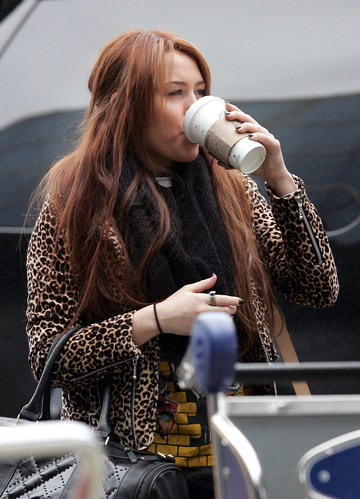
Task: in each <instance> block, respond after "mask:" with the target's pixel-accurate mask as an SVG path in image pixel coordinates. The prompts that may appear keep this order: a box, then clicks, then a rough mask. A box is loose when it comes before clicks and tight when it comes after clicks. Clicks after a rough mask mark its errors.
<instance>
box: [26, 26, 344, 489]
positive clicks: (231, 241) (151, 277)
mask: <svg viewBox="0 0 360 499" xmlns="http://www.w3.org/2000/svg"><path fill="white" fill-rule="evenodd" d="M89 89H90V92H91V94H92V97H91V103H90V106H89V109H88V111H87V114H86V116H85V119H84V123H83V126H82V130H81V135H80V139H79V142H78V144H77V147H76V148H75V150H74V152H73V153H71V154H70V155H68V156H66V157H65V158H63V159H61V160H60V161H59V162H58V163H57V164H55V165H54V166H53V168H52V169H51V170H50V172H49V174H48V175H47V176H46V178H45V180H44V183H43V185H42V190H41V192H42V193H44V194H46V200H45V202H44V204H43V207H42V211H41V214H40V216H39V218H38V221H37V224H36V227H35V229H34V232H33V234H32V237H31V241H30V245H29V250H28V310H27V317H28V325H27V332H28V336H29V344H30V363H31V367H32V370H33V372H34V374H35V377H36V378H38V377H39V375H40V374H41V372H42V369H43V366H44V362H45V359H46V355H47V352H48V350H49V347H50V345H51V343H52V341H53V339H54V337H55V336H56V335H58V334H60V333H62V332H63V331H64V330H65V329H67V328H69V327H71V326H73V325H76V324H81V325H83V327H82V328H81V329H80V330H78V331H77V332H76V333H74V335H73V336H72V338H71V340H70V341H69V342H68V343H67V345H66V346H65V348H64V351H63V354H62V356H61V358H60V359H59V361H58V363H57V367H56V371H55V374H54V383H55V384H56V385H58V386H61V387H62V389H63V408H62V417H63V418H69V419H77V420H82V421H85V422H87V423H89V424H90V425H93V426H95V425H96V424H97V421H98V417H99V402H98V397H97V380H98V379H99V378H100V377H102V376H104V375H105V374H107V373H109V372H112V373H113V404H112V415H111V416H112V424H113V428H114V430H115V432H116V433H117V435H118V436H119V438H120V441H121V442H122V443H124V444H126V445H130V446H133V447H138V448H146V447H148V446H150V445H151V447H150V449H153V450H157V451H162V452H165V453H168V454H173V455H175V456H176V459H177V462H178V464H179V465H181V466H184V469H185V470H186V473H187V475H188V478H189V484H190V491H191V493H192V494H194V495H197V497H201V493H203V494H204V497H211V493H212V492H211V491H209V490H207V489H206V487H210V489H211V488H212V481H211V480H209V479H208V477H209V474H210V473H211V464H212V454H211V446H210V442H209V433H208V430H207V420H206V409H205V403H204V398H203V397H202V396H201V394H199V393H196V392H191V391H189V392H181V391H180V389H179V387H178V385H177V383H176V381H177V380H176V370H177V367H178V365H179V362H180V360H181V358H182V356H183V354H184V351H185V348H186V345H187V341H188V336H189V334H190V329H191V324H192V322H193V320H194V318H195V317H196V315H197V314H199V313H200V312H205V311H209V310H212V311H214V310H217V311H223V312H226V313H228V314H230V315H232V316H234V320H235V321H236V325H237V330H238V336H239V358H240V359H241V360H242V361H243V362H254V361H261V362H272V361H274V360H276V359H277V354H276V351H275V349H274V346H273V343H272V339H271V327H272V322H273V314H272V310H273V306H274V305H276V302H275V299H274V296H273V293H272V288H273V287H275V288H277V289H278V290H280V291H281V292H282V293H283V294H284V295H285V296H286V297H287V298H289V299H291V300H293V301H296V302H297V303H302V304H304V305H310V306H314V307H325V306H329V305H331V304H333V303H334V301H335V300H336V297H337V293H338V283H337V275H336V269H335V265H334V261H333V258H332V254H331V250H330V247H329V243H328V240H327V238H326V235H325V232H324V230H323V227H322V224H321V221H320V219H319V217H318V215H317V212H316V211H315V209H314V207H313V206H312V204H311V203H310V201H309V200H308V198H307V197H306V194H305V190H304V186H303V183H302V181H301V180H300V179H298V178H297V177H295V176H294V175H291V174H290V173H289V172H288V170H287V169H286V166H285V164H284V160H283V157H282V153H281V148H280V144H279V142H278V141H277V140H276V139H275V138H274V137H273V136H272V135H271V134H270V133H269V132H268V131H267V130H266V129H265V128H263V127H262V126H260V125H259V124H258V123H257V122H256V121H255V120H254V119H252V118H251V117H250V116H248V115H246V114H244V113H243V112H242V111H240V110H239V109H238V108H237V107H235V106H233V105H231V104H226V108H227V110H228V111H229V114H227V116H226V119H228V120H238V121H240V122H241V123H242V125H241V127H240V128H239V129H238V130H239V132H248V133H250V137H251V139H253V140H257V141H259V142H261V143H262V144H263V145H264V146H265V148H266V150H267V155H266V160H265V162H264V163H263V165H262V166H261V167H260V168H259V169H258V170H257V171H256V172H255V174H256V175H257V176H259V177H262V178H263V179H264V180H265V181H266V185H267V190H268V194H269V197H270V201H271V205H272V206H271V207H270V206H269V205H268V204H267V202H266V201H265V200H264V198H263V197H262V196H261V195H260V194H259V192H258V190H257V188H256V184H255V183H254V182H253V181H252V180H251V179H250V178H249V177H247V176H245V175H243V174H241V173H240V172H238V171H235V170H228V169H226V168H224V167H223V165H220V164H219V163H218V162H217V161H216V160H214V159H213V158H212V157H210V156H209V155H208V154H207V153H206V151H204V150H203V149H202V148H199V146H198V145H197V144H193V143H190V142H189V141H188V140H187V138H186V136H185V134H184V130H183V126H182V121H183V118H184V115H185V112H186V111H187V109H188V108H189V107H190V105H191V104H193V102H195V100H196V99H199V98H201V97H202V96H204V95H208V94H209V93H210V72H209V68H208V66H207V64H206V62H205V60H204V58H203V57H202V56H201V54H200V53H199V52H198V51H197V50H196V49H195V48H194V47H193V46H192V45H190V44H189V43H188V42H186V41H184V40H182V39H180V38H178V37H176V36H175V35H172V34H170V33H166V32H155V31H149V32H144V31H142V30H131V31H128V32H126V33H124V34H122V35H120V36H118V37H116V38H115V39H114V40H112V41H111V42H109V43H108V44H107V45H106V46H105V47H104V48H103V50H102V52H101V53H100V55H99V58H98V60H97V62H96V64H95V67H94V69H93V71H92V73H91V75H90V79H89ZM304 213H305V215H306V218H307V220H308V222H309V227H310V232H311V233H310V234H309V232H308V231H307V229H306V226H305V225H304V219H303V214H304ZM210 291H216V295H215V305H214V304H213V299H212V297H211V296H210V294H209V292H210ZM155 303H156V305H154V304H155ZM161 333H162V334H161ZM124 360H128V362H124ZM104 368H105V369H104ZM133 375H135V376H136V377H137V384H136V394H135V402H134V404H131V396H130V392H131V390H130V387H131V379H132V376H133ZM250 392H251V393H273V392H274V387H272V386H266V387H263V386H256V387H251V388H246V389H242V390H240V389H234V390H233V394H234V395H243V394H248V393H250ZM196 486H198V487H199V490H200V491H199V490H196Z"/></svg>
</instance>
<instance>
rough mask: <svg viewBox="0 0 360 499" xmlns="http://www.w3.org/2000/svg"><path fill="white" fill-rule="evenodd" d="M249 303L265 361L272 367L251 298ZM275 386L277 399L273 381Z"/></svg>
mask: <svg viewBox="0 0 360 499" xmlns="http://www.w3.org/2000/svg"><path fill="white" fill-rule="evenodd" d="M249 302H250V308H251V311H252V314H253V316H254V319H255V322H256V330H257V333H258V337H259V340H260V343H261V346H262V349H263V351H264V354H265V359H266V362H267V364H268V365H269V366H270V365H271V364H272V362H271V360H270V357H269V353H268V351H267V350H266V346H265V343H264V338H263V337H262V335H261V332H260V330H259V326H258V323H257V320H256V315H255V312H254V305H253V302H252V299H251V298H249ZM273 386H274V394H275V397H277V386H276V381H273Z"/></svg>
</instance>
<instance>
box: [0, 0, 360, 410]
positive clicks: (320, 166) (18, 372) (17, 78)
mask: <svg viewBox="0 0 360 499" xmlns="http://www.w3.org/2000/svg"><path fill="white" fill-rule="evenodd" d="M359 19H360V2H358V1H357V0H343V1H341V2H339V1H337V0H316V1H315V2H314V1H313V0H302V1H301V2H298V1H296V0H253V1H252V2H245V1H243V0H223V1H221V2H220V1H214V0H207V1H205V0H198V1H197V2H196V1H195V2H194V0H182V1H181V2H178V1H173V0H152V1H151V2H150V1H147V0H132V1H125V0H38V1H36V0H22V1H19V0H17V1H11V0H2V1H1V2H0V89H1V95H0V340H1V347H0V413H1V414H2V415H9V416H16V415H17V414H18V412H19V409H20V408H21V406H22V405H23V404H24V403H25V402H27V400H28V398H29V396H30V394H31V392H32V390H33V388H34V381H33V379H32V375H31V373H30V370H29V367H28V362H27V354H28V345H27V338H26V334H25V309H26V268H25V258H26V247H27V243H28V238H29V235H30V233H31V223H27V224H25V214H26V211H27V207H28V202H29V198H30V196H31V193H32V192H33V190H34V189H35V188H36V186H37V184H38V182H39V180H40V179H41V178H42V176H43V175H44V174H45V172H46V171H47V170H48V169H49V167H50V166H51V165H52V164H53V162H54V161H55V160H56V159H58V158H59V157H60V156H61V155H63V154H65V153H66V152H69V151H70V150H71V148H72V143H73V134H74V131H75V129H76V125H77V124H78V123H79V121H80V119H81V116H82V113H83V112H84V109H85V108H86V106H87V104H88V102H89V93H88V91H87V78H88V76H89V74H90V71H91V68H92V64H93V63H94V61H95V59H96V57H97V54H98V52H99V49H100V47H101V45H102V44H103V43H104V42H106V41H108V40H109V39H111V38H112V37H113V36H114V35H116V34H118V33H121V32H122V31H124V30H126V29H128V28H132V27H140V28H145V29H151V28H156V29H165V30H168V31H173V32H175V33H177V34H178V35H180V36H182V37H183V38H186V39H188V40H189V41H191V42H192V43H194V44H195V45H196V46H197V47H198V48H199V49H200V50H201V52H202V53H203V54H204V55H205V57H206V59H207V61H208V63H209V65H210V68H211V71H212V77H213V86H212V94H213V95H218V96H220V97H222V98H224V99H226V100H229V101H231V102H233V103H235V104H237V105H239V106H240V107H241V108H242V109H243V110H244V111H246V112H247V113H249V114H251V115H252V116H253V117H254V118H255V119H256V120H257V121H259V122H260V123H262V124H263V125H264V126H266V127H267V128H269V129H270V130H271V131H272V133H274V135H275V136H276V137H277V138H278V139H280V141H281V143H282V148H283V153H284V156H285V160H286V163H287V166H288V168H289V170H290V171H292V172H293V173H296V174H297V175H299V176H300V177H302V178H303V180H304V181H305V185H306V188H307V192H308V194H309V197H310V198H311V199H312V201H313V202H314V203H315V205H316V207H317V208H318V210H319V212H320V215H321V216H322V218H323V221H324V224H325V227H326V231H327V234H328V236H329V238H330V241H331V246H332V249H333V252H334V255H335V259H336V263H337V266H338V272H339V278H340V286H341V290H340V296H339V299H338V302H337V303H336V305H335V306H334V307H332V308H330V309H326V310H313V309H309V308H305V307H301V306H296V305H292V304H289V303H288V302H285V301H283V300H281V303H282V306H283V309H284V312H285V316H286V319H287V325H288V329H289V332H290V334H291V337H292V339H293V342H294V344H295V347H296V350H297V353H298V356H299V358H300V360H303V361H310V360H311V361H315V360H337V361H339V360H344V361H346V360H360V338H359V336H360V335H359V318H360V317H359V316H360V311H359V305H358V304H359V301H360V285H359V250H360V173H359V166H360V50H359V47H360V30H359ZM259 186H260V188H261V189H262V188H263V186H262V184H261V183H259ZM310 388H311V389H312V391H313V393H360V389H359V387H358V386H357V384H355V383H353V382H352V381H351V380H350V379H349V380H348V382H346V383H335V382H332V383H326V382H321V383H314V384H312V385H310Z"/></svg>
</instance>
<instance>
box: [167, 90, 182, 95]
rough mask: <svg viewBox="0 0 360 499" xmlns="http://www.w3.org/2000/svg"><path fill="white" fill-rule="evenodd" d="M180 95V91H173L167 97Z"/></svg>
mask: <svg viewBox="0 0 360 499" xmlns="http://www.w3.org/2000/svg"><path fill="white" fill-rule="evenodd" d="M181 94H182V90H181V89H179V90H174V91H173V92H170V93H169V95H181Z"/></svg>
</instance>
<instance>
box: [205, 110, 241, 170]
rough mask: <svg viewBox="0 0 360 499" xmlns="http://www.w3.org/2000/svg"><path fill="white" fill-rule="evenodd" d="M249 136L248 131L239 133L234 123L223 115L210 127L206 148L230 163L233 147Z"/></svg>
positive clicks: (218, 157)
mask: <svg viewBox="0 0 360 499" xmlns="http://www.w3.org/2000/svg"><path fill="white" fill-rule="evenodd" d="M247 136H248V134H247V133H242V134H239V133H237V132H236V130H235V125H234V123H233V122H231V121H228V120H226V119H225V117H223V116H222V117H221V118H219V119H218V120H216V121H215V123H214V124H213V125H212V126H211V127H210V128H209V130H208V133H207V134H206V137H205V144H204V145H205V149H206V150H207V151H208V152H209V153H210V154H212V155H213V156H215V158H216V159H218V160H219V161H221V162H222V163H225V164H228V162H229V156H230V151H231V149H232V148H233V147H234V145H235V144H237V143H238V142H239V140H241V139H243V138H245V137H247Z"/></svg>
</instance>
